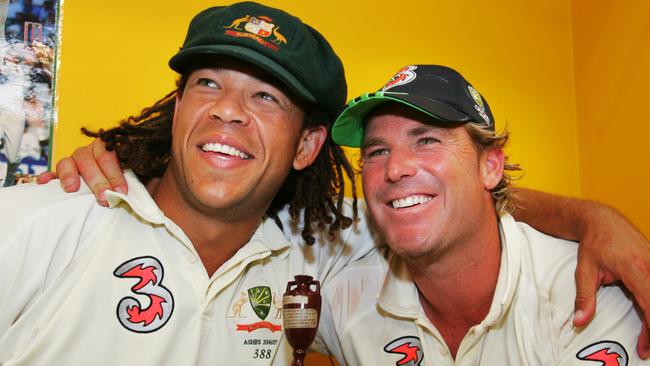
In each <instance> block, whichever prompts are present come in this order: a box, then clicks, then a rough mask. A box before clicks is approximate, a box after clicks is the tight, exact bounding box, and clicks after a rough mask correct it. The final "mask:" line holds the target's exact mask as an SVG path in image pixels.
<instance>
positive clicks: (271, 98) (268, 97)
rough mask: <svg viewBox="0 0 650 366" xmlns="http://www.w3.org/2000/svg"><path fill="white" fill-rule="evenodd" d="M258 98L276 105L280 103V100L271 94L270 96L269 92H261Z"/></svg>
mask: <svg viewBox="0 0 650 366" xmlns="http://www.w3.org/2000/svg"><path fill="white" fill-rule="evenodd" d="M257 96H258V97H260V98H262V99H264V100H268V101H269V102H274V103H279V102H280V101H279V100H278V98H276V97H275V96H273V95H271V94H269V93H267V92H259V93H257Z"/></svg>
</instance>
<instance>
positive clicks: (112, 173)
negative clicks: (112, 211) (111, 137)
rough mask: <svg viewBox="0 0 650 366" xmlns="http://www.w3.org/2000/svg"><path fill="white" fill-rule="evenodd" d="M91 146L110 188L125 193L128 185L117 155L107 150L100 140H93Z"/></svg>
mask: <svg viewBox="0 0 650 366" xmlns="http://www.w3.org/2000/svg"><path fill="white" fill-rule="evenodd" d="M91 146H92V149H93V156H94V158H95V160H96V161H97V165H98V166H99V168H100V169H101V171H102V173H103V176H104V177H105V178H106V181H107V182H108V184H109V185H110V187H111V189H112V190H113V191H115V192H118V193H124V194H126V193H127V191H128V186H127V183H126V179H125V178H124V172H122V167H121V166H120V162H119V160H118V159H117V155H116V154H115V153H114V152H112V151H107V150H106V148H105V145H104V143H103V142H101V141H100V140H95V141H93V143H92V145H91ZM84 178H85V176H84Z"/></svg>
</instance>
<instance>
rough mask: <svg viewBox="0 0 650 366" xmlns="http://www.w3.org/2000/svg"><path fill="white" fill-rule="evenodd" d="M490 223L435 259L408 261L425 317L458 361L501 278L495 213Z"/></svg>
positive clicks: (486, 309)
mask: <svg viewBox="0 0 650 366" xmlns="http://www.w3.org/2000/svg"><path fill="white" fill-rule="evenodd" d="M492 216H493V217H492V218H491V219H490V220H486V221H483V222H486V223H488V224H486V225H483V227H480V228H478V230H477V231H476V232H475V233H474V234H473V235H471V236H470V238H469V239H468V238H467V237H465V238H464V239H463V242H462V243H455V244H454V245H453V248H454V250H450V251H449V252H448V253H445V254H444V255H443V256H441V257H439V258H435V259H434V260H429V261H426V262H425V261H423V260H412V259H409V260H407V262H406V264H407V266H408V269H409V273H410V274H411V277H412V278H413V281H414V282H415V284H416V286H417V287H418V290H419V293H420V302H421V304H422V307H423V308H424V311H425V314H426V315H427V317H428V318H429V320H430V321H431V323H432V324H433V325H435V327H436V328H437V329H438V331H440V334H441V335H442V336H443V338H444V340H445V342H446V343H447V346H448V347H449V350H450V352H451V354H452V356H453V357H454V358H455V357H456V353H457V351H458V347H459V346H460V343H461V341H462V340H463V338H464V337H465V335H466V334H467V332H468V331H469V329H470V328H471V327H473V326H474V325H477V324H479V323H480V322H481V321H482V320H483V319H485V317H486V316H487V314H488V312H489V310H490V306H491V305H492V299H493V297H494V290H495V288H496V284H497V279H498V276H499V269H500V262H501V244H500V238H499V229H498V224H497V220H496V214H494V215H492Z"/></svg>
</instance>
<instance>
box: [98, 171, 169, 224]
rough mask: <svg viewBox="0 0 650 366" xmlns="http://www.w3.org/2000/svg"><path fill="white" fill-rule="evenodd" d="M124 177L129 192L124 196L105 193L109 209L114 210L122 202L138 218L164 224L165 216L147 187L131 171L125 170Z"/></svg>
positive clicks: (111, 192) (110, 192)
mask: <svg viewBox="0 0 650 366" xmlns="http://www.w3.org/2000/svg"><path fill="white" fill-rule="evenodd" d="M124 176H125V178H126V183H127V184H128V186H129V192H128V194H126V195H125V194H122V193H117V192H113V191H106V200H107V201H108V205H109V207H110V208H115V207H116V206H118V205H119V204H120V203H121V202H124V203H126V204H127V205H128V206H129V207H130V208H131V209H132V210H133V212H135V213H136V214H137V215H138V216H140V217H142V218H143V219H145V220H147V221H149V222H151V223H152V224H164V223H165V215H164V214H163V212H162V211H161V210H160V208H159V207H158V205H157V204H156V201H154V199H153V197H151V195H150V194H149V192H148V191H147V187H145V186H144V184H142V182H140V180H139V179H138V177H136V175H135V173H133V172H132V171H131V170H125V171H124Z"/></svg>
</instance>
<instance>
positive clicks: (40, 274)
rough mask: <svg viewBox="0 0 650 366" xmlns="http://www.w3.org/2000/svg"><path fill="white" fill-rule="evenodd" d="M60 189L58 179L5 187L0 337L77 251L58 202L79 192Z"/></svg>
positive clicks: (1, 198) (0, 198) (0, 199)
mask: <svg viewBox="0 0 650 366" xmlns="http://www.w3.org/2000/svg"><path fill="white" fill-rule="evenodd" d="M59 192H62V191H60V189H59V188H58V182H57V183H49V184H48V185H43V186H37V185H25V186H14V187H9V188H2V189H0V228H1V229H0V337H2V335H4V334H5V332H7V330H8V329H9V328H10V327H11V325H12V324H13V323H14V322H15V321H16V320H17V319H18V317H19V316H20V314H22V313H23V312H24V311H25V309H26V308H27V307H28V306H29V304H30V303H32V302H33V301H34V300H35V299H36V298H37V297H38V295H39V294H40V293H42V291H43V290H44V288H45V287H46V286H47V285H48V284H49V283H50V282H51V281H52V279H54V278H56V277H57V276H58V274H59V272H60V271H62V270H63V268H64V267H65V265H66V264H67V263H68V262H69V260H70V258H71V257H72V255H73V253H74V251H75V250H76V246H74V245H72V243H74V240H72V238H71V237H70V236H69V235H71V234H67V235H66V234H65V233H66V232H67V233H71V231H70V230H68V229H69V228H70V225H66V224H65V223H63V222H60V220H59V219H60V217H61V215H60V214H59V213H60V212H61V211H60V210H59V209H58V208H57V205H56V202H55V201H57V200H58V199H60V198H62V197H66V198H69V199H71V198H73V197H76V196H78V194H70V195H68V196H62V195H59ZM87 201H89V200H87ZM90 204H93V203H92V202H91V201H89V202H88V203H87V205H90ZM74 225H77V226H78V225H82V222H76V223H74ZM62 243H63V245H62ZM66 243H68V244H69V245H66Z"/></svg>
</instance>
